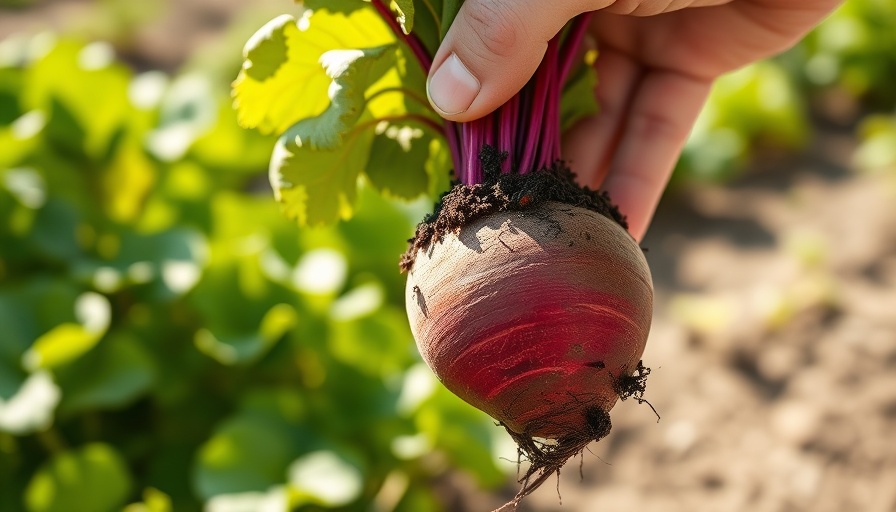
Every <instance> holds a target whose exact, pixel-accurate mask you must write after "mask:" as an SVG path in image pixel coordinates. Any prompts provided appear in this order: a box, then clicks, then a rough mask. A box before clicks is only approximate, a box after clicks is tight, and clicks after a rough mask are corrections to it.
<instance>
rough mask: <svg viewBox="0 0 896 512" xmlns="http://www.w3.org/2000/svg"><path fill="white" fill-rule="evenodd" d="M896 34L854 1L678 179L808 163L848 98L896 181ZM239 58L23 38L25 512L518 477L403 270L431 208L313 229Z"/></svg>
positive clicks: (11, 122) (332, 500)
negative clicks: (269, 176)
mask: <svg viewBox="0 0 896 512" xmlns="http://www.w3.org/2000/svg"><path fill="white" fill-rule="evenodd" d="M24 3H26V2H24V1H10V0H5V1H4V2H2V3H0V7H6V8H9V7H11V6H12V5H14V4H19V5H24ZM106 3H107V4H109V5H112V4H115V5H123V3H122V2H119V1H117V0H116V1H114V2H112V1H111V0H110V1H109V2H106ZM135 23H136V21H135ZM894 38H896V4H894V3H893V2H892V1H891V0H849V1H848V2H846V4H845V5H844V6H843V7H842V8H840V9H839V10H838V11H837V12H836V13H835V14H834V15H833V16H832V17H831V19H830V20H829V21H828V22H827V23H826V24H825V25H823V26H822V27H820V28H819V29H818V30H816V31H815V32H813V33H812V34H811V35H810V36H809V37H808V38H807V40H806V41H805V42H803V43H802V44H800V45H799V46H798V47H797V48H795V49H794V50H792V51H791V52H789V53H788V54H786V55H784V56H782V57H780V58H778V59H775V60H771V61H767V62H763V63H758V64H755V65H753V66H750V67H748V68H745V69H743V70H741V71H738V72H736V73H734V74H732V75H730V76H727V77H724V78H723V79H722V80H720V81H719V83H718V84H717V85H716V86H715V88H714V89H713V93H712V96H711V98H710V100H709V103H708V106H707V108H706V110H705V112H704V113H703V115H702V116H701V118H700V120H699V122H698V124H697V127H696V128H695V130H694V133H693V136H692V137H691V140H690V141H689V143H688V146H687V148H686V150H685V154H684V156H683V158H682V160H681V163H680V165H679V168H678V171H677V175H676V179H678V180H679V181H680V182H689V181H690V182H692V181H700V180H720V179H725V178H727V177H730V176H732V175H734V174H735V173H736V172H737V171H738V169H740V168H741V167H742V166H743V165H744V164H745V163H747V162H748V161H749V160H750V158H752V157H754V155H755V154H756V153H757V152H758V151H760V150H761V148H765V147H773V148H776V149H783V150H791V151H792V150H798V149H799V148H801V147H803V145H804V144H805V143H806V141H807V140H809V136H810V130H811V129H812V123H811V122H810V119H811V118H810V115H813V116H816V115H819V114H818V113H817V112H815V111H813V108H814V105H815V102H814V98H817V97H821V96H823V95H825V94H830V93H832V92H834V93H836V94H839V95H842V96H844V97H846V98H849V101H851V102H853V103H854V105H855V108H854V109H853V110H854V111H857V112H869V111H870V112H874V113H873V115H870V116H868V117H867V118H866V119H865V120H864V121H863V122H862V123H861V124H860V125H859V130H858V135H859V137H860V138H861V141H862V144H861V146H860V149H859V151H858V152H857V153H856V155H855V160H856V164H857V166H858V167H860V168H862V169H867V170H869V171H876V172H882V171H890V172H892V171H894V170H896V149H894V148H896V115H894V113H893V111H892V109H893V107H894V106H896V105H894V103H896V88H894V87H893V86H892V84H893V82H894V80H896V39H894ZM240 39H241V36H240V37H236V38H233V39H230V40H231V41H234V40H240ZM125 46H127V45H126V44H125ZM235 48H236V47H235V46H233V48H229V49H228V51H232V55H229V56H228V57H227V58H220V56H218V57H216V58H208V56H207V55H210V54H212V53H215V52H211V53H209V54H207V55H206V56H205V57H203V58H200V59H199V60H200V61H203V62H206V63H210V64H209V65H210V66H211V69H210V70H209V69H208V68H205V70H204V71H201V72H200V71H198V70H199V69H200V68H201V65H200V66H198V67H197V66H190V69H191V71H190V72H184V73H181V74H179V75H175V76H171V75H169V74H165V73H162V72H159V71H148V72H143V73H140V74H135V73H134V72H133V71H132V70H131V69H129V68H128V67H127V66H126V65H124V64H122V63H121V62H120V61H119V60H118V59H117V57H116V55H117V52H116V48H113V47H112V46H110V45H107V44H105V43H100V42H91V41H79V40H75V39H65V38H63V39H57V38H55V37H53V36H49V35H40V36H35V37H18V38H10V39H7V40H5V41H2V42H0V148H2V150H0V510H3V511H7V510H9V511H19V510H27V511H29V512H36V511H49V510H70V509H71V504H72V503H77V504H79V508H78V510H82V511H86V512H90V511H93V510H95V511H98V512H102V511H107V510H120V509H122V507H125V510H126V511H127V512H169V511H191V510H199V509H202V508H203V507H204V508H205V509H207V510H210V511H237V510H240V511H242V510H260V509H265V510H284V509H297V510H309V511H310V510H329V509H333V510H365V511H366V510H376V511H393V510H400V511H428V510H439V509H440V506H441V505H440V504H439V503H440V500H439V499H438V496H437V495H436V494H435V492H436V491H435V490H434V482H435V481H436V480H437V479H438V478H441V475H442V474H443V473H444V472H445V471H446V470H448V469H452V468H459V469H461V470H463V471H466V472H468V473H469V474H471V475H472V476H473V477H474V478H475V479H476V481H477V482H479V484H480V485H483V486H495V485H499V484H501V483H502V482H503V481H504V479H505V475H504V474H503V473H502V471H500V470H499V468H498V466H497V463H498V458H497V456H496V455H495V451H496V449H497V447H500V446H501V445H502V443H503V442H506V439H505V438H504V436H503V434H502V432H501V431H500V429H496V428H494V427H493V425H492V424H491V422H490V420H489V419H488V418H486V417H484V416H483V415H482V414H480V413H479V412H477V411H476V410H474V409H473V408H471V407H469V406H467V405H466V404H464V403H462V402H460V401H459V400H458V399H457V398H455V397H454V396H453V395H451V394H450V393H448V392H446V391H445V390H444V389H443V388H441V387H440V386H438V385H437V384H436V382H435V381H434V380H433V377H432V375H431V373H430V372H429V370H428V369H426V368H425V366H423V365H422V364H421V363H420V362H419V358H418V355H417V354H416V351H415V349H414V343H413V340H412V338H411V336H410V333H409V331H408V328H407V325H406V320H405V318H404V311H403V307H404V306H403V304H404V298H403V297H404V295H403V294H404V289H403V278H402V277H401V276H400V275H399V274H398V272H397V264H396V261H397V256H398V254H399V253H400V252H401V251H402V250H403V249H404V247H405V239H406V238H407V237H408V236H409V234H410V233H411V231H412V228H413V225H414V222H416V221H417V220H418V219H419V218H420V217H421V216H422V215H423V213H424V212H425V211H426V210H428V208H429V206H430V205H429V203H428V202H426V201H425V200H418V201H416V202H412V203H400V202H393V201H390V200H386V199H383V198H382V197H381V196H380V195H379V194H377V193H375V192H373V190H372V187H370V186H368V185H366V184H364V183H363V182H364V179H363V178H362V185H361V186H360V187H359V189H358V197H357V205H356V208H355V215H354V217H353V218H352V219H351V220H350V221H347V222H344V223H341V224H339V225H337V226H335V227H332V228H327V229H302V230H298V229H297V228H296V227H295V225H294V224H293V223H292V222H290V221H287V220H286V219H285V218H284V217H283V216H282V215H281V212H280V211H279V208H278V206H277V205H276V204H275V202H274V201H273V200H272V199H271V191H270V189H269V187H268V184H267V180H266V179H265V176H264V174H265V169H266V168H267V165H268V160H269V157H270V152H271V147H272V146H273V145H274V143H275V141H274V139H273V138H271V137H266V136H262V135H259V134H257V133H255V132H250V131H246V130H242V129H240V128H238V127H237V124H236V118H235V117H236V115H235V113H234V112H233V110H232V109H231V100H230V98H229V97H228V95H227V84H225V83H223V81H222V77H225V76H226V77H231V76H232V74H230V73H231V70H232V68H234V67H236V66H238V62H239V52H238V50H236V49H235ZM217 51H218V52H220V50H217ZM125 53H127V48H125ZM199 53H201V52H199ZM216 55H217V54H216ZM851 123H852V124H856V120H855V119H854V120H852V121H851ZM396 147H397V146H396ZM393 149H395V148H393ZM399 149H400V148H399ZM376 178H377V175H376V174H375V175H374V176H370V179H371V180H374V179H376ZM499 455H503V456H505V457H507V456H512V455H513V453H512V449H511V450H510V453H508V452H507V451H506V450H504V451H503V452H500V453H499ZM508 466H509V467H510V468H511V469H512V465H508ZM264 507H270V508H264Z"/></svg>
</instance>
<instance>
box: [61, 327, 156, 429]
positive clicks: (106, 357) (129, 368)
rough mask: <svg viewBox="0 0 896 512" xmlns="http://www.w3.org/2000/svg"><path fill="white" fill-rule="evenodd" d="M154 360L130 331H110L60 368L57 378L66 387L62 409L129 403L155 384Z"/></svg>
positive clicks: (73, 409) (105, 406) (118, 405)
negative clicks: (77, 357)
mask: <svg viewBox="0 0 896 512" xmlns="http://www.w3.org/2000/svg"><path fill="white" fill-rule="evenodd" d="M155 376H156V368H155V362H154V361H153V359H152V356H151V355H150V354H149V353H148V351H147V350H146V349H145V348H143V346H142V345H141V344H140V342H139V341H137V340H136V339H135V338H134V337H132V336H131V335H128V334H116V335H110V336H109V337H108V338H107V339H106V340H104V341H103V342H102V343H100V344H99V346H98V347H97V348H96V349H95V350H93V351H91V352H90V353H89V354H87V355H86V356H85V357H83V358H81V359H79V360H78V361H76V362H75V363H73V364H71V365H69V366H66V367H64V368H61V369H60V370H59V371H58V372H57V380H58V382H59V385H60V387H61V388H62V389H63V391H64V395H63V399H62V404H61V405H60V411H62V412H63V413H71V412H76V411H81V410H84V409H91V408H114V407H121V406H124V405H127V404H128V403H129V402H131V401H132V400H134V399H135V398H137V397H139V396H140V395H141V394H143V393H145V392H146V391H147V390H149V389H150V388H151V387H152V384H153V382H154V381H155Z"/></svg>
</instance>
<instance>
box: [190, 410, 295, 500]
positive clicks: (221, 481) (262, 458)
mask: <svg viewBox="0 0 896 512" xmlns="http://www.w3.org/2000/svg"><path fill="white" fill-rule="evenodd" d="M296 455H297V448H296V446H295V443H294V442H293V440H292V437H291V432H290V430H289V428H288V426H287V425H286V424H285V423H282V422H279V421H274V420H271V419H267V418H259V417H254V416H248V415H242V416H238V417H235V418H233V419H231V420H229V421H227V422H225V423H223V424H222V425H221V426H220V427H219V428H218V429H217V431H216V432H215V434H214V435H213V436H212V437H211V439H209V440H208V441H207V442H206V443H205V444H204V445H203V446H202V448H200V450H199V458H198V462H197V467H196V488H197V491H198V492H199V495H200V496H201V497H202V498H203V499H209V498H211V497H213V496H216V495H220V494H234V493H242V492H251V491H265V490H267V489H268V488H269V487H271V486H274V485H277V484H281V483H283V482H284V480H285V479H286V469H287V467H288V466H289V463H290V462H291V461H292V460H293V458H294V457H295V456H296Z"/></svg>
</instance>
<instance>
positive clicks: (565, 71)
mask: <svg viewBox="0 0 896 512" xmlns="http://www.w3.org/2000/svg"><path fill="white" fill-rule="evenodd" d="M591 14H592V13H590V12H586V13H584V14H580V15H578V16H576V17H575V18H573V20H572V23H571V24H570V27H569V32H568V34H567V36H566V40H565V41H563V47H562V48H561V49H560V55H562V56H563V57H562V58H563V63H562V64H561V65H560V83H564V82H566V79H567V78H568V77H569V72H570V71H572V66H573V64H574V63H575V61H576V58H577V57H578V55H579V48H581V47H582V41H583V40H584V39H585V34H586V33H587V31H588V22H589V21H591Z"/></svg>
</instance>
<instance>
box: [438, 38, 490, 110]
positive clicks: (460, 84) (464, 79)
mask: <svg viewBox="0 0 896 512" xmlns="http://www.w3.org/2000/svg"><path fill="white" fill-rule="evenodd" d="M481 87H482V86H481V85H480V84H479V80H478V79H477V78H476V77H475V76H473V74H472V73H470V70H469V69H467V67H466V66H464V63H463V62H461V61H460V59H459V58H457V55H456V54H454V53H452V54H451V55H449V56H448V58H447V59H446V60H445V62H443V63H442V65H441V66H440V67H439V69H437V70H436V72H435V73H434V74H433V75H432V77H430V79H429V81H428V82H426V94H427V95H428V96H429V101H430V103H432V105H433V106H434V107H435V108H436V109H438V110H440V111H441V113H442V114H445V115H449V116H453V115H456V114H461V113H463V112H466V111H467V109H468V108H470V105H472V104H473V100H475V99H476V96H477V95H478V94H479V89H480V88H481Z"/></svg>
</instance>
